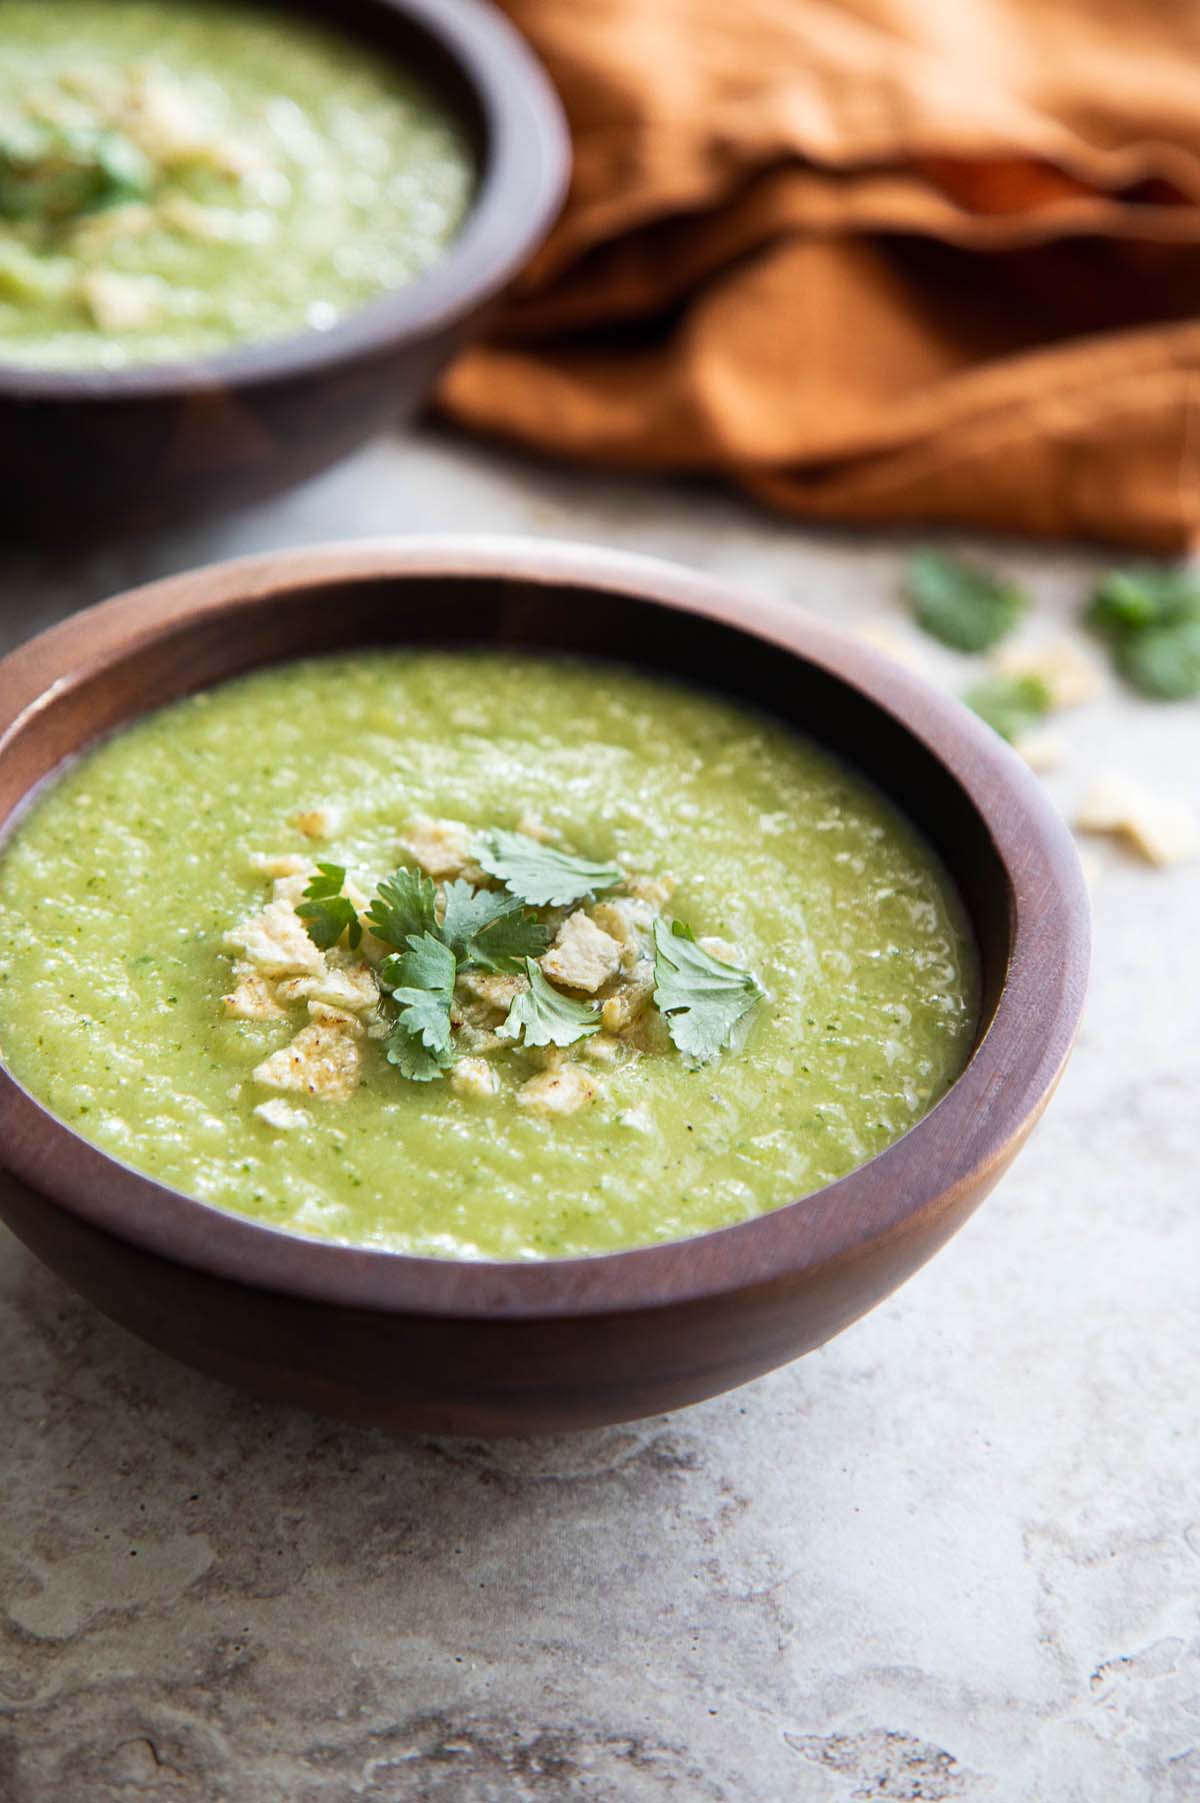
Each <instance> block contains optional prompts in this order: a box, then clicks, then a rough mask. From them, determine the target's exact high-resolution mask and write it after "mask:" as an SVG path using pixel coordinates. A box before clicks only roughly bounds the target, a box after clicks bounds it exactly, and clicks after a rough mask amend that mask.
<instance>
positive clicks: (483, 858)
mask: <svg viewBox="0 0 1200 1803" xmlns="http://www.w3.org/2000/svg"><path fill="white" fill-rule="evenodd" d="M475 856H476V858H477V859H478V861H479V863H480V864H481V865H482V866H483V868H484V870H486V871H487V873H488V875H489V876H494V877H497V878H498V879H499V881H500V882H502V883H503V884H504V887H505V888H506V889H507V890H509V892H510V893H511V894H513V895H516V896H518V897H519V898H520V899H521V901H523V902H528V903H529V905H530V906H531V907H534V908H544V907H551V908H565V907H568V906H569V905H570V904H571V903H572V902H577V901H582V900H583V898H584V896H585V895H599V894H601V893H602V892H603V891H604V890H605V889H612V888H615V887H616V885H617V884H618V883H619V882H620V881H621V878H622V872H621V870H620V869H619V868H618V867H617V865H616V864H593V863H590V862H589V861H588V860H587V859H586V858H573V857H571V856H570V854H569V853H568V852H565V851H555V850H554V848H553V846H550V845H543V844H542V843H541V841H540V840H538V839H531V838H530V837H529V835H528V833H504V832H492V833H485V834H484V835H483V837H482V838H481V839H480V840H479V842H478V844H477V845H476V846H475Z"/></svg>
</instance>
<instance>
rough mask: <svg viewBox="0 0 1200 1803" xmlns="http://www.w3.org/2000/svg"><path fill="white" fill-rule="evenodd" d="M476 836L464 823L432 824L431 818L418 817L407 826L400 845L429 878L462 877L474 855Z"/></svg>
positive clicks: (452, 821)
mask: <svg viewBox="0 0 1200 1803" xmlns="http://www.w3.org/2000/svg"><path fill="white" fill-rule="evenodd" d="M474 837H475V835H474V833H473V832H472V831H471V828H470V827H469V826H467V824H466V823H465V821H462V820H432V819H430V817H429V815H428V814H414V815H413V817H412V819H411V820H408V821H406V822H405V824H404V830H403V833H402V835H401V839H400V843H401V845H402V846H403V848H404V850H405V851H407V852H409V853H410V854H411V855H412V856H413V857H414V858H415V859H416V860H417V863H418V864H419V865H420V866H421V869H422V870H423V871H424V872H425V874H426V876H432V877H447V876H450V877H453V876H461V875H462V873H463V871H464V870H465V869H466V867H467V863H468V861H469V859H470V854H471V842H472V840H473V839H474Z"/></svg>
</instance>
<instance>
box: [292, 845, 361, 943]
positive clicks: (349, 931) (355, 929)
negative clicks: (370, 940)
mask: <svg viewBox="0 0 1200 1803" xmlns="http://www.w3.org/2000/svg"><path fill="white" fill-rule="evenodd" d="M345 883H346V872H345V869H344V868H343V866H342V865H341V864H324V863H319V864H318V865H317V874H316V876H314V877H313V879H312V881H311V882H310V883H309V885H308V887H307V888H306V889H305V891H304V900H303V901H302V902H301V903H300V904H299V906H298V907H297V909H296V912H297V914H298V915H299V916H300V918H301V920H302V921H303V922H304V925H305V928H306V930H307V932H308V936H309V938H310V939H311V940H312V942H313V944H314V945H316V946H319V947H320V949H321V950H322V951H323V952H327V951H329V950H330V948H331V947H332V946H335V945H336V944H337V942H338V940H339V939H340V938H341V937H342V934H343V933H344V934H345V935H346V943H347V944H348V945H349V947H350V950H351V951H352V952H353V951H357V950H358V947H359V946H360V945H361V944H362V926H361V925H360V923H359V918H358V914H357V912H356V911H355V907H354V903H353V902H352V901H350V900H349V898H348V897H347V896H345V895H343V894H342V890H343V888H344V887H345Z"/></svg>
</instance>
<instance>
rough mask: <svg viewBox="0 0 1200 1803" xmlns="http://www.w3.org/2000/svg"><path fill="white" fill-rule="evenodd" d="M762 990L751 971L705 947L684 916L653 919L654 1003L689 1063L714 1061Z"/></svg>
mask: <svg viewBox="0 0 1200 1803" xmlns="http://www.w3.org/2000/svg"><path fill="white" fill-rule="evenodd" d="M763 994H764V991H763V987H762V985H761V983H760V982H759V980H758V978H757V977H756V976H754V974H753V973H752V972H751V971H748V970H741V969H739V967H738V966H737V965H736V964H726V963H724V962H723V960H722V959H720V958H714V957H713V956H712V954H711V953H709V952H706V951H704V950H703V948H702V947H701V946H699V945H697V943H696V937H695V934H694V933H693V932H692V929H691V928H690V927H688V926H685V925H684V924H683V922H682V921H680V920H673V921H672V922H671V923H670V925H668V924H667V922H666V921H665V920H656V921H655V923H654V1002H655V1006H656V1007H657V1008H659V1009H661V1011H662V1013H663V1015H664V1016H665V1018H666V1022H667V1031H668V1032H669V1033H670V1035H671V1039H672V1042H673V1043H674V1044H675V1046H676V1047H677V1048H678V1049H679V1051H681V1052H682V1053H683V1055H684V1057H685V1058H686V1059H687V1061H688V1063H689V1064H693V1065H698V1064H711V1062H712V1060H713V1059H714V1058H715V1057H716V1056H717V1055H718V1053H720V1052H723V1051H724V1050H725V1049H726V1047H727V1046H728V1045H729V1044H730V1042H731V1040H732V1037H733V1033H734V1029H735V1028H736V1027H737V1026H738V1024H739V1022H740V1021H741V1020H742V1019H743V1018H744V1016H746V1015H747V1014H749V1012H750V1010H751V1009H752V1008H753V1007H755V1006H756V1004H757V1003H758V1002H760V1001H761V1000H762V998H763Z"/></svg>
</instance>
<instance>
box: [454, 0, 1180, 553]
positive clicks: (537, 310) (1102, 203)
mask: <svg viewBox="0 0 1200 1803" xmlns="http://www.w3.org/2000/svg"><path fill="white" fill-rule="evenodd" d="M508 10H509V11H510V13H511V15H512V17H513V19H514V20H515V22H516V23H517V25H518V26H519V27H520V28H521V29H522V30H523V31H524V32H525V33H526V34H527V36H528V37H529V38H530V39H531V41H532V42H533V44H534V46H535V47H536V48H537V49H538V50H539V51H540V53H541V55H542V56H543V58H544V59H545V62H546V64H547V67H548V68H549V70H550V73H551V75H552V76H553V77H554V79H555V81H556V83H557V85H558V87H559V90H560V92H561V94H562V96H563V99H564V101H565V103H566V107H567V111H568V114H569V116H570V120H571V126H572V132H573V137H574V143H575V175H574V180H573V185H572V191H571V195H570V199H569V201H568V204H567V207H566V209H565V211H564V214H563V217H562V218H561V220H560V221H559V224H558V226H557V227H556V229H555V231H554V233H553V234H552V236H551V238H550V240H549V242H548V243H547V244H546V245H545V246H544V247H543V249H542V251H541V252H540V253H539V255H538V256H537V257H536V259H535V260H534V262H533V264H532V265H531V266H530V267H529V268H528V269H527V270H526V271H525V273H524V275H523V276H522V278H521V280H520V281H519V283H518V285H517V287H516V288H515V289H514V290H513V292H512V293H511V295H510V297H509V299H508V302H507V303H506V305H505V307H504V309H503V310H502V312H501V313H500V314H499V315H498V316H497V318H496V320H495V322H494V325H493V328H492V332H491V335H490V337H489V338H488V340H487V341H486V342H485V343H484V344H482V345H480V346H478V347H477V348H475V349H472V350H469V351H468V352H466V353H465V354H464V355H463V356H462V357H461V358H460V359H459V361H458V362H457V363H456V364H455V365H454V366H453V367H452V369H451V370H450V372H449V374H448V376H447V378H446V379H445V381H444V384H443V387H442V391H441V400H442V404H443V406H444V408H445V409H446V410H447V411H448V412H449V413H450V414H451V415H452V416H453V417H455V418H457V419H458V420H460V421H462V422H463V423H465V424H467V425H469V426H470V427H472V428H474V429H476V430H480V431H486V432H491V433H498V434H503V435H505V436H507V437H509V438H512V439H515V440H518V441H520V442H522V443H524V444H526V445H529V446H531V447H534V448H536V449H539V450H542V451H545V452H549V453H552V454H555V455H563V456H569V457H572V458H578V459H581V460H587V461H590V462H593V463H599V464H605V465H609V466H615V467H620V468H626V469H639V470H659V471H686V472H708V473H715V474H718V475H722V476H725V477H728V478H729V479H731V480H734V481H736V482H738V483H739V484H741V485H742V486H743V487H744V488H746V489H748V490H749V491H750V492H751V493H753V494H755V495H757V496H759V497H761V498H762V499H763V500H765V501H768V502H770V503H772V504H773V505H776V506H778V507H781V508H784V509H787V510H788V511H790V512H793V513H796V514H800V515H804V516H807V517H809V518H813V519H825V520H842V521H846V520H863V521H893V522H894V521H914V522H916V521H952V522H958V523H961V524H964V525H971V526H978V527H988V528H997V529H1000V530H1006V531H1025V532H1036V533H1048V534H1082V535H1087V536H1093V537H1102V538H1109V539H1117V540H1123V541H1125V542H1127V543H1136V544H1141V545H1145V546H1148V547H1154V548H1158V549H1171V548H1177V547H1179V546H1181V545H1183V544H1185V543H1186V542H1188V541H1189V540H1191V539H1192V538H1193V537H1194V536H1195V535H1196V534H1197V532H1198V531H1200V480H1198V478H1200V105H1198V104H1197V100H1196V93H1197V86H1198V83H1200V4H1183V3H1182V0H1170V3H1165V0H1164V3H1163V4H1156V5H1150V6H1147V5H1146V4H1145V3H1144V0H1104V3H1103V4H1100V3H1099V0H738V4H737V5H736V6H730V5H729V4H728V0H509V5H508Z"/></svg>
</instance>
